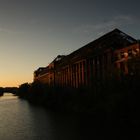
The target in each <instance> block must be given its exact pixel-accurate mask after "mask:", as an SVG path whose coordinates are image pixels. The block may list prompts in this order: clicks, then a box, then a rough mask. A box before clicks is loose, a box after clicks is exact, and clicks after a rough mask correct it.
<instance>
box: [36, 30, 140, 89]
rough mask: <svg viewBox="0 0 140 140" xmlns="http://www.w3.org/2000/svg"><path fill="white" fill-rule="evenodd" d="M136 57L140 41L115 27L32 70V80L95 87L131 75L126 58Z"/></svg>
mask: <svg viewBox="0 0 140 140" xmlns="http://www.w3.org/2000/svg"><path fill="white" fill-rule="evenodd" d="M139 56H140V45H139V42H138V41H137V40H136V39H134V38H132V37H130V36H129V35H127V34H125V33H123V32H122V31H120V30H118V29H115V30H113V31H111V32H109V33H107V34H105V35H103V36H102V37H100V38H98V39H96V40H94V41H93V42H90V43H89V44H87V45H85V46H83V47H81V48H80V49H78V50H76V51H74V52H72V53H71V54H69V55H67V56H61V55H59V56H57V57H56V58H55V59H54V60H53V61H52V62H51V63H50V64H49V65H48V66H47V67H43V68H39V69H37V70H36V71H35V72H34V81H40V82H43V83H46V84H48V85H50V86H61V87H73V88H79V87H83V86H84V87H96V86H98V84H104V83H106V82H107V81H110V80H111V79H112V78H115V79H116V80H121V79H122V77H123V76H125V75H129V74H132V70H131V69H132V68H131V66H129V65H130V64H129V60H131V59H133V58H139ZM137 63H139V61H138V62H137Z"/></svg>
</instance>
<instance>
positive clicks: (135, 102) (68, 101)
mask: <svg viewBox="0 0 140 140" xmlns="http://www.w3.org/2000/svg"><path fill="white" fill-rule="evenodd" d="M139 79H140V78H139V76H137V77H135V78H133V79H132V78H126V79H125V80H123V81H121V82H116V81H115V82H113V81H111V82H110V83H108V84H106V85H104V86H103V85H99V87H98V88H97V87H96V89H95V88H94V87H92V88H86V87H81V88H78V89H74V88H69V87H67V88H61V87H57V86H55V87H49V86H48V85H46V84H43V83H40V82H33V83H31V84H28V83H24V84H22V85H20V86H19V89H18V92H17V96H18V97H19V98H22V99H26V100H28V101H29V102H30V103H32V104H35V105H41V106H44V107H45V108H47V109H51V110H55V111H62V112H79V113H84V114H95V115H97V116H102V117H103V116H106V117H108V118H109V117H113V118H112V119H115V120H118V119H120V120H124V121H128V122H129V123H131V124H134V125H137V124H140V119H139V118H140V115H139V108H140V102H139V97H140V95H139V87H140V81H139ZM102 119H104V118H102Z"/></svg>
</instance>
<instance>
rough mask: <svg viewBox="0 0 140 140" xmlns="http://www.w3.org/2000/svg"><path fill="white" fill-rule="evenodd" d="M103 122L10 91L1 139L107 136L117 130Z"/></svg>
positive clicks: (0, 118) (1, 107)
mask: <svg viewBox="0 0 140 140" xmlns="http://www.w3.org/2000/svg"><path fill="white" fill-rule="evenodd" d="M102 123H103V121H96V119H95V117H94V116H93V115H83V114H66V113H65V114H64V113H58V112H52V111H48V110H45V109H43V108H41V107H37V106H32V105H30V104H29V103H28V102H27V101H25V100H20V99H18V98H17V97H15V96H12V95H10V94H5V95H4V96H3V97H1V98H0V139H1V140H11V139H12V140H90V139H95V138H97V137H98V138H102V139H104V138H105V136H110V133H112V132H115V131H114V130H113V129H112V132H111V131H107V129H108V127H107V126H108V124H106V125H104V126H105V127H101V126H103V125H102ZM117 133H118V132H117Z"/></svg>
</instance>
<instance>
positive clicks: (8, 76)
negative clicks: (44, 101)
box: [0, 0, 140, 87]
mask: <svg viewBox="0 0 140 140" xmlns="http://www.w3.org/2000/svg"><path fill="white" fill-rule="evenodd" d="M139 7H140V1H139V0H0V66H1V67H0V86H3V87H5V86H18V85H20V84H22V83H24V82H32V80H33V71H34V70H36V69H37V68H38V67H40V66H47V65H48V64H49V63H50V62H51V61H52V60H53V59H54V58H55V57H56V56H57V55H59V54H63V55H64V54H65V55H66V54H69V53H71V52H72V51H74V50H76V49H78V48H80V47H82V46H84V45H85V44H87V43H89V42H91V41H93V40H95V39H97V38H98V37H100V36H102V35H103V34H104V33H107V32H108V31H111V30H112V29H114V28H119V29H120V30H122V31H124V32H125V33H127V34H129V35H131V36H133V37H134V38H136V39H139V38H140V31H139V29H140V8H139Z"/></svg>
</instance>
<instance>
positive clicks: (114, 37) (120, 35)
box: [61, 29, 137, 64]
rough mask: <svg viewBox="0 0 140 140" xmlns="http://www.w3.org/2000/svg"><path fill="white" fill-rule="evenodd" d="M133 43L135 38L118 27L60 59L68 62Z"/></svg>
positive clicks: (135, 41)
mask: <svg viewBox="0 0 140 140" xmlns="http://www.w3.org/2000/svg"><path fill="white" fill-rule="evenodd" d="M135 43H137V40H136V39H134V38H132V37H131V36H129V35H127V34H125V33H124V32H122V31H120V30H119V29H114V30H113V31H111V32H109V33H107V34H105V35H103V36H101V37H100V38H98V39H96V40H94V41H92V42H90V43H88V44H87V45H85V46H83V47H81V48H79V49H78V50H76V51H74V52H72V53H71V54H69V55H67V56H66V57H65V58H64V59H62V61H61V62H63V64H64V63H68V62H70V61H74V60H75V59H78V58H81V57H83V58H84V57H88V56H89V57H90V56H93V55H99V54H100V53H102V52H103V51H105V50H107V49H112V50H115V49H119V48H122V47H127V46H129V45H131V44H135Z"/></svg>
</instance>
